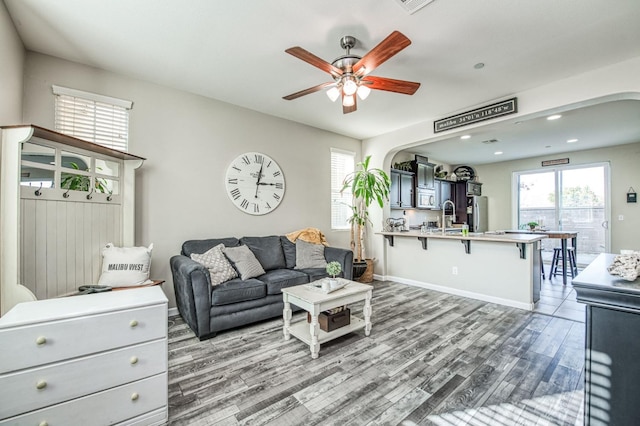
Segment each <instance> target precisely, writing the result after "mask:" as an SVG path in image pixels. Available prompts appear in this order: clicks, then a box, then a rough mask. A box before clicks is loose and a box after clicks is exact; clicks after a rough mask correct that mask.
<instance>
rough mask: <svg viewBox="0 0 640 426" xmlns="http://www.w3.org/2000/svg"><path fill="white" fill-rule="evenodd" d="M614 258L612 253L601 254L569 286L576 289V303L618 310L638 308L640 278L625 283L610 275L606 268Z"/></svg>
mask: <svg viewBox="0 0 640 426" xmlns="http://www.w3.org/2000/svg"><path fill="white" fill-rule="evenodd" d="M615 257H616V255H615V254H612V253H602V254H600V255H599V256H598V257H597V258H596V260H594V261H593V262H591V264H589V266H587V267H586V268H585V269H584V270H583V271H582V272H580V273H579V274H578V276H577V277H575V278H574V279H573V281H572V282H571V284H572V285H573V287H574V288H575V289H576V293H577V294H578V297H577V299H578V301H579V302H585V303H589V304H595V305H608V306H614V307H620V308H630V309H638V308H640V278H637V279H636V280H635V281H627V280H624V279H622V278H620V277H619V276H617V275H611V274H610V273H609V271H608V270H607V267H608V266H609V265H611V264H612V263H613V259H614V258H615Z"/></svg>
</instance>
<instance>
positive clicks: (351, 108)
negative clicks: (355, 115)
mask: <svg viewBox="0 0 640 426" xmlns="http://www.w3.org/2000/svg"><path fill="white" fill-rule="evenodd" d="M351 97H352V98H353V105H351V106H345V105H344V93H343V94H342V100H343V102H342V113H343V114H349V113H350V112H354V111H355V110H357V109H358V101H357V99H356V98H357V96H356V95H355V93H354V94H353V95H351Z"/></svg>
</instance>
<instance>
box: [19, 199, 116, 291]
mask: <svg viewBox="0 0 640 426" xmlns="http://www.w3.org/2000/svg"><path fill="white" fill-rule="evenodd" d="M20 212H21V229H20V232H21V237H20V242H21V247H20V277H21V278H20V281H21V284H23V285H24V286H26V287H27V288H28V289H29V290H31V291H32V292H33V293H34V294H35V295H36V297H37V298H38V299H48V298H52V297H56V296H59V295H61V294H65V293H68V292H71V291H75V290H76V289H77V288H78V287H79V286H80V285H83V284H95V283H97V282H98V279H99V278H100V268H101V263H102V255H101V250H102V247H104V246H105V245H106V244H107V243H110V242H112V243H114V244H115V245H121V244H122V232H123V231H122V207H121V205H119V204H105V203H87V202H75V201H68V200H44V199H43V200H34V199H22V200H21V205H20Z"/></svg>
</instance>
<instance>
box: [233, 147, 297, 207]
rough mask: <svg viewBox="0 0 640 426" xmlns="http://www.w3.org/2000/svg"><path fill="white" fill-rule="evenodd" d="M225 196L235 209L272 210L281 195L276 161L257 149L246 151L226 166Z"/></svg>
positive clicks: (282, 186)
mask: <svg viewBox="0 0 640 426" xmlns="http://www.w3.org/2000/svg"><path fill="white" fill-rule="evenodd" d="M226 188H227V195H229V198H230V199H231V201H232V202H233V204H235V206H236V207H237V208H239V209H240V210H242V211H243V212H245V213H248V214H253V215H261V214H267V213H269V212H272V211H273V210H275V208H276V207H278V205H279V204H280V202H281V201H282V198H283V197H284V190H285V186H284V175H283V174H282V170H280V166H278V163H276V162H275V161H273V159H271V158H270V157H269V156H267V155H264V154H260V153H259V152H247V153H245V154H242V155H239V156H238V158H236V159H235V160H233V161H232V162H231V164H230V165H229V168H228V169H227V176H226Z"/></svg>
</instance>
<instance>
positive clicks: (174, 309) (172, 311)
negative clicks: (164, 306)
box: [168, 308, 180, 317]
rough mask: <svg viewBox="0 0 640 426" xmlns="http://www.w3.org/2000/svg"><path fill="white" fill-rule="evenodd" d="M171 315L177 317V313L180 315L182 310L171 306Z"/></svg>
mask: <svg viewBox="0 0 640 426" xmlns="http://www.w3.org/2000/svg"><path fill="white" fill-rule="evenodd" d="M168 315H169V316H170V317H175V316H177V315H180V312H178V308H169V314H168Z"/></svg>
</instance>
